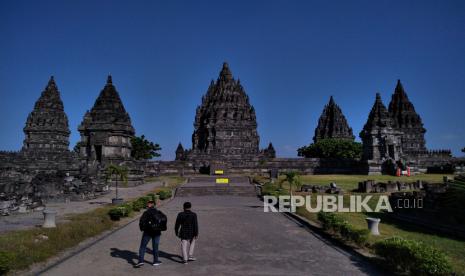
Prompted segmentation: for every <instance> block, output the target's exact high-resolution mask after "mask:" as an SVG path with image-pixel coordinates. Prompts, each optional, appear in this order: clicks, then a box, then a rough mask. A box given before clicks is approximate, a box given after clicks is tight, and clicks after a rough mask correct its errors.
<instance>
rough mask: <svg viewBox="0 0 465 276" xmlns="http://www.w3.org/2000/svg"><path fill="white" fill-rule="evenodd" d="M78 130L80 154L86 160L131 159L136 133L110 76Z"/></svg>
mask: <svg viewBox="0 0 465 276" xmlns="http://www.w3.org/2000/svg"><path fill="white" fill-rule="evenodd" d="M78 130H79V133H80V134H81V141H80V143H79V145H80V155H81V156H82V157H83V158H85V159H87V160H88V161H93V160H96V161H98V162H102V161H103V160H107V161H111V160H116V161H118V160H119V161H122V160H128V159H130V157H131V138H132V137H134V134H135V131H134V128H133V127H132V124H131V118H130V117H129V114H128V113H127V112H126V109H125V108H124V106H123V103H122V101H121V98H120V96H119V94H118V91H116V88H115V86H114V85H113V82H112V78H111V76H108V79H107V83H106V84H105V87H104V88H103V90H102V91H101V92H100V95H99V96H98V98H97V100H96V101H95V104H94V106H93V107H92V109H91V110H90V111H87V112H86V114H85V115H84V119H83V120H82V123H81V125H79V127H78Z"/></svg>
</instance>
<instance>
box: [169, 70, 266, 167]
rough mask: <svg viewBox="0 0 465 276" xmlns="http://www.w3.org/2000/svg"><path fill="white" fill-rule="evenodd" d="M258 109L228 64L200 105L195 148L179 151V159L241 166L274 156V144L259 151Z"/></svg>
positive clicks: (179, 147) (193, 137)
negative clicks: (256, 109)
mask: <svg viewBox="0 0 465 276" xmlns="http://www.w3.org/2000/svg"><path fill="white" fill-rule="evenodd" d="M259 142H260V137H259V136H258V132H257V119H256V116H255V109H254V107H253V106H252V105H251V104H250V102H249V97H248V96H247V94H246V92H245V91H244V88H243V87H242V85H241V83H240V80H235V79H234V77H233V75H232V73H231V70H230V69H229V66H228V64H227V63H224V64H223V68H222V69H221V72H220V75H219V77H218V79H217V80H216V81H213V80H212V82H211V83H210V86H209V87H208V90H207V93H206V94H205V95H204V96H203V97H202V103H201V105H200V106H198V107H197V110H196V114H195V121H194V133H193V134H192V149H191V150H187V151H184V149H183V147H182V145H181V144H180V145H179V146H178V149H177V150H176V159H177V160H190V161H200V162H203V163H204V165H208V164H209V163H210V162H214V161H221V162H227V163H229V164H231V165H240V163H244V162H247V161H248V160H250V161H252V160H258V159H259V158H261V157H274V149H273V146H272V145H271V144H270V145H269V146H268V148H267V149H266V150H263V151H260V150H259Z"/></svg>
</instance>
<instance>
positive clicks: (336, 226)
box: [318, 212, 370, 246]
mask: <svg viewBox="0 0 465 276" xmlns="http://www.w3.org/2000/svg"><path fill="white" fill-rule="evenodd" d="M318 220H319V221H320V222H321V224H322V226H323V229H324V230H326V231H328V230H330V231H333V232H334V233H336V234H338V235H339V236H341V237H342V238H343V239H345V240H348V241H351V242H354V243H355V244H357V245H359V246H363V245H365V244H366V242H367V241H368V237H369V235H370V231H369V230H368V229H356V228H355V227H353V226H352V225H351V224H350V223H348V222H347V221H345V220H344V219H343V218H342V217H340V216H338V215H337V214H335V213H324V212H319V213H318Z"/></svg>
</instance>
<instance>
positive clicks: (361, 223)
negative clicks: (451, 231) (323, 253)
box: [298, 208, 465, 275]
mask: <svg viewBox="0 0 465 276" xmlns="http://www.w3.org/2000/svg"><path fill="white" fill-rule="evenodd" d="M298 214H300V215H303V216H304V217H306V218H307V219H309V220H311V221H313V222H317V223H318V220H317V214H316V213H308V212H307V211H306V210H305V209H302V208H299V210H298ZM339 215H340V216H342V217H343V218H344V219H345V220H347V221H348V222H349V223H350V224H352V225H353V226H355V227H356V228H361V229H364V228H366V227H367V223H366V221H365V218H366V217H368V216H370V217H375V216H376V215H373V214H371V215H370V214H365V213H339ZM379 231H380V234H381V235H379V236H370V238H369V240H368V242H369V244H373V243H375V242H376V241H378V240H382V239H385V238H389V237H393V236H399V237H402V238H406V239H411V240H416V241H421V242H424V243H425V244H428V245H431V246H433V247H435V248H437V249H439V250H441V251H443V252H444V253H446V255H447V256H448V257H449V259H450V261H451V263H452V265H453V268H454V270H455V271H457V272H458V273H460V274H463V275H465V259H464V256H465V241H463V240H459V239H454V238H449V237H444V236H440V235H436V234H433V233H428V232H427V231H425V230H424V229H423V228H421V227H417V226H413V225H402V224H400V223H396V222H394V221H385V220H381V223H380V226H379Z"/></svg>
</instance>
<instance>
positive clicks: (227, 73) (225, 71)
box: [220, 62, 232, 80]
mask: <svg viewBox="0 0 465 276" xmlns="http://www.w3.org/2000/svg"><path fill="white" fill-rule="evenodd" d="M220 79H221V80H231V79H232V73H231V70H229V65H228V63H227V62H223V68H222V69H221V72H220Z"/></svg>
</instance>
